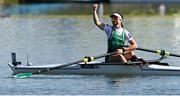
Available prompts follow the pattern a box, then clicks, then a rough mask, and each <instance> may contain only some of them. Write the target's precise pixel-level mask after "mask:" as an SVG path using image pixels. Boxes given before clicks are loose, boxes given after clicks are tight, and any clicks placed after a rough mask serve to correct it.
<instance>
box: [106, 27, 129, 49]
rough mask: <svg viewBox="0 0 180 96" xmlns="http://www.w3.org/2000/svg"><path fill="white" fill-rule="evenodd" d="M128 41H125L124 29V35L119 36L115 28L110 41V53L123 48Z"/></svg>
mask: <svg viewBox="0 0 180 96" xmlns="http://www.w3.org/2000/svg"><path fill="white" fill-rule="evenodd" d="M125 41H126V39H125V33H124V29H123V32H122V34H119V33H118V32H116V30H115V28H114V27H113V30H112V33H111V36H110V37H109V39H108V52H114V51H116V49H118V48H122V46H123V45H124V43H125Z"/></svg>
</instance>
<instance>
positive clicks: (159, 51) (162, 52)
mask: <svg viewBox="0 0 180 96" xmlns="http://www.w3.org/2000/svg"><path fill="white" fill-rule="evenodd" d="M136 49H137V50H141V51H146V52H152V53H156V54H160V55H165V56H174V57H180V55H178V54H173V53H170V52H166V51H165V50H151V49H145V48H136Z"/></svg>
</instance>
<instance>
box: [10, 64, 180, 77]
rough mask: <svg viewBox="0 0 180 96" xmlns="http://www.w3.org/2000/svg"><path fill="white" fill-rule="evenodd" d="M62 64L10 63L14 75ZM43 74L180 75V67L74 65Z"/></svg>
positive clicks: (157, 65) (154, 65)
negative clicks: (30, 64) (34, 64)
mask: <svg viewBox="0 0 180 96" xmlns="http://www.w3.org/2000/svg"><path fill="white" fill-rule="evenodd" d="M58 65H60V64H55V65H53V64H50V65H48V66H44V65H42V66H21V65H18V66H14V65H12V64H10V63H9V66H10V67H11V69H12V71H13V74H18V73H27V72H31V73H36V72H38V71H43V70H48V69H49V68H53V67H55V66H58ZM41 74H53V75H171V76H172V75H179V76H180V67H175V66H174V67H173V66H167V65H162V63H157V64H156V63H154V64H149V65H142V64H140V63H131V64H120V63H111V64H110V63H90V64H74V65H71V66H67V67H63V68H59V69H54V70H51V71H47V72H42V73H41Z"/></svg>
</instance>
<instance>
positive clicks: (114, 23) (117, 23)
mask: <svg viewBox="0 0 180 96" xmlns="http://www.w3.org/2000/svg"><path fill="white" fill-rule="evenodd" d="M111 21H112V24H113V25H119V24H121V22H122V21H121V19H120V18H118V17H116V16H112V17H111Z"/></svg>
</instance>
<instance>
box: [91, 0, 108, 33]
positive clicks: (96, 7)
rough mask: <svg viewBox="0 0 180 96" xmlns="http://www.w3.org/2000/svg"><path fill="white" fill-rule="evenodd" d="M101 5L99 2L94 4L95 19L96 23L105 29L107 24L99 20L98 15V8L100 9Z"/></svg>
mask: <svg viewBox="0 0 180 96" xmlns="http://www.w3.org/2000/svg"><path fill="white" fill-rule="evenodd" d="M98 7H99V5H98V4H94V5H93V19H94V23H95V24H96V25H97V26H98V27H99V28H100V29H101V30H103V29H104V26H105V24H104V23H102V22H100V21H99V17H98V15H97V9H98Z"/></svg>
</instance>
